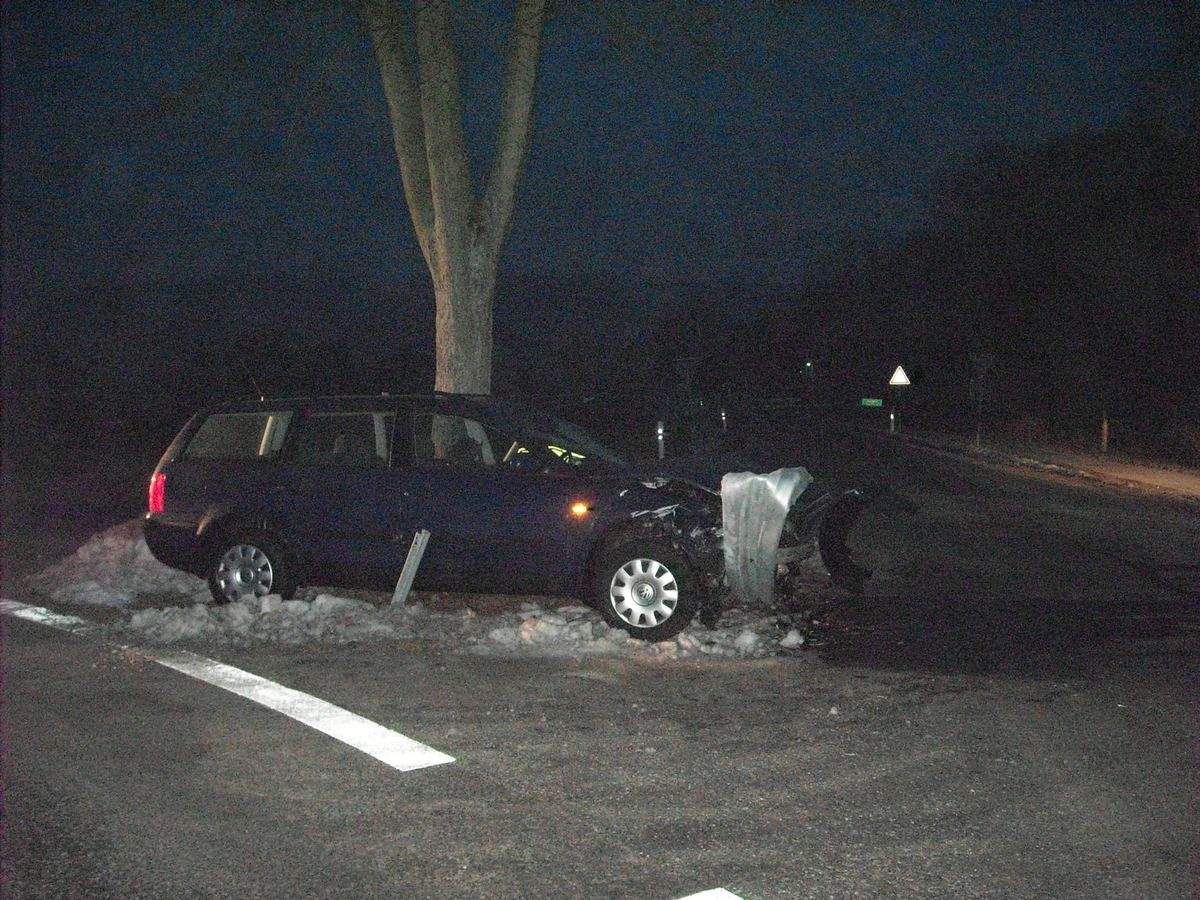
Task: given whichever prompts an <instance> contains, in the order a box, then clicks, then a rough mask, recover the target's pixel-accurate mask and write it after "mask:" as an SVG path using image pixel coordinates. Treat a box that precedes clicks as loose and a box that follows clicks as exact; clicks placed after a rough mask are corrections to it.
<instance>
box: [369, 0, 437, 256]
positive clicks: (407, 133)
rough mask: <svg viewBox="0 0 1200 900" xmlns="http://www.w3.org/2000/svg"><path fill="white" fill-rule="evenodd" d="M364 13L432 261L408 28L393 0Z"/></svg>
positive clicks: (372, 1)
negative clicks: (408, 48)
mask: <svg viewBox="0 0 1200 900" xmlns="http://www.w3.org/2000/svg"><path fill="white" fill-rule="evenodd" d="M363 14H364V16H365V18H366V22H367V28H368V30H369V31H370V34H371V40H372V42H373V43H374V46H375V57H376V59H377V60H378V61H379V73H380V77H381V78H382V80H383V92H384V96H385V97H386V98H387V104H388V114H389V116H390V118H391V122H392V139H393V142H394V143H395V147H396V158H397V160H399V163H400V177H401V178H402V179H403V181H404V196H405V198H406V199H407V201H408V212H409V215H410V216H412V222H413V228H414V229H415V230H416V232H417V242H418V243H419V244H420V246H421V253H422V255H423V256H424V257H425V262H426V264H427V265H429V266H430V267H431V268H432V266H433V257H432V251H433V248H432V245H431V242H430V238H431V234H432V231H433V222H434V208H433V194H432V190H431V187H430V180H429V161H428V158H427V156H426V152H425V125H424V120H423V117H422V115H421V99H420V92H419V89H418V87H417V78H416V74H415V72H414V71H413V65H412V60H411V59H410V58H409V54H408V50H407V47H406V46H405V43H406V41H405V36H406V34H407V33H408V30H407V29H406V28H405V26H404V22H403V21H402V20H401V12H400V9H399V4H397V3H396V2H394V0H366V2H364V3H363Z"/></svg>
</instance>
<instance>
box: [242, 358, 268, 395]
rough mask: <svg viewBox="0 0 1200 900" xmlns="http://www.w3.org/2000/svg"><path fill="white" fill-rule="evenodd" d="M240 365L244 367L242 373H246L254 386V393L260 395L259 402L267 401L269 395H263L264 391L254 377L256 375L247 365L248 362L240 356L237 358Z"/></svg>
mask: <svg viewBox="0 0 1200 900" xmlns="http://www.w3.org/2000/svg"><path fill="white" fill-rule="evenodd" d="M237 361H238V365H240V366H241V367H242V371H244V372H245V373H246V377H247V378H249V379H250V383H251V384H252V385H254V393H256V394H258V399H259V400H266V399H267V395H266V394H264V393H263V389H262V388H261V387H260V386H259V384H258V379H257V378H255V377H254V373H253V372H251V371H250V367H249V366H248V365H246V361H245V360H244V359H242V358H241V357H240V356H239V357H237Z"/></svg>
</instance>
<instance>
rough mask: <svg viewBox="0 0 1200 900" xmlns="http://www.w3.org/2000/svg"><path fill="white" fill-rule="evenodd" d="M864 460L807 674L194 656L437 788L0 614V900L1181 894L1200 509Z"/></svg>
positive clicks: (362, 651)
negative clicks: (374, 740)
mask: <svg viewBox="0 0 1200 900" xmlns="http://www.w3.org/2000/svg"><path fill="white" fill-rule="evenodd" d="M857 459H859V460H860V462H861V464H862V465H863V466H864V467H866V468H870V469H872V470H873V471H874V472H875V474H876V475H877V476H878V480H879V482H880V483H881V484H883V485H886V486H887V488H888V491H887V493H886V494H885V495H883V496H881V497H880V499H879V502H878V503H877V505H876V507H874V508H873V510H872V512H871V514H870V515H869V516H868V517H866V518H865V519H864V521H863V522H862V525H861V527H860V529H859V531H858V533H856V535H855V543H856V545H857V547H858V549H859V552H860V554H861V555H862V556H863V557H865V558H866V559H867V561H868V562H869V563H870V564H871V565H872V566H873V567H874V568H875V570H876V578H875V579H873V581H872V583H871V586H870V588H869V591H868V593H867V595H866V596H864V597H862V598H857V599H854V600H852V601H847V602H844V603H842V604H841V605H840V606H837V607H836V608H834V609H832V610H830V612H829V615H828V616H827V617H826V618H825V619H824V620H823V623H824V624H823V625H822V627H820V628H819V629H818V631H817V633H816V635H815V637H816V638H817V639H818V640H819V642H820V643H822V644H823V646H822V647H821V649H820V650H819V651H815V650H808V651H805V652H803V653H801V654H799V655H797V656H794V657H782V658H777V659H771V660H765V661H719V660H696V661H656V662H652V663H651V662H645V661H631V660H619V659H607V658H606V659H581V660H578V659H577V660H546V659H536V658H530V657H526V658H484V657H478V656H469V655H462V654H460V653H458V652H456V648H454V647H446V646H437V645H431V644H422V643H410V644H372V645H361V646H357V647H268V648H263V647H257V648H251V649H244V650H234V649H231V648H227V647H225V648H217V647H209V648H199V649H200V652H203V653H206V654H208V655H210V656H213V657H215V658H219V659H220V660H221V661H223V662H226V663H229V664H232V665H235V666H238V667H240V668H242V669H245V670H248V671H251V672H254V673H256V674H258V675H261V676H264V677H267V678H270V679H274V680H276V681H278V682H280V683H282V684H285V685H288V686H289V687H292V688H296V689H298V690H301V691H305V692H307V693H310V694H312V695H314V696H317V697H320V698H322V699H324V700H327V701H330V702H332V703H336V704H338V705H339V706H342V707H344V708H347V709H350V710H353V711H354V712H356V713H359V714H360V715H362V716H365V717H366V718H368V719H371V720H372V721H375V722H378V723H380V724H382V725H385V726H386V727H389V728H393V729H395V730H397V731H400V732H402V733H404V734H406V735H408V736H410V737H412V738H415V739H417V740H419V741H422V742H424V743H426V744H429V745H430V746H433V747H435V748H437V749H439V750H441V751H444V752H446V753H449V754H451V755H452V756H454V757H455V759H456V762H454V763H452V764H449V765H444V766H435V767H432V768H427V769H421V770H418V771H414V772H399V771H396V770H394V769H391V768H389V767H387V766H385V765H383V764H381V763H379V762H377V761H376V760H374V759H372V758H370V757H367V756H365V755H363V754H361V753H359V752H358V751H356V750H354V749H352V748H350V747H348V746H346V745H343V744H340V743H338V742H337V741H334V740H332V739H331V738H329V737H326V736H325V735H322V734H319V733H317V732H314V731H312V730H310V729H308V728H306V727H305V726H302V725H300V724H298V723H296V722H294V721H292V720H290V719H287V718H286V717H284V716H281V715H279V714H278V713H274V712H271V711H269V710H266V709H263V708H260V707H258V706H255V705H254V704H251V703H249V702H248V701H246V700H243V699H241V698H238V697H235V696H233V695H231V694H228V693H225V692H223V691H220V690H218V689H216V688H214V687H211V686H209V685H206V684H203V683H201V682H198V681H194V680H191V679H189V678H187V677H185V676H183V675H180V674H178V673H175V672H172V671H169V670H167V669H165V668H163V667H161V666H157V665H155V664H153V663H151V662H148V661H147V660H146V659H145V658H143V657H140V656H138V655H136V654H131V653H129V652H125V651H121V650H119V649H118V648H114V647H111V646H108V645H105V644H103V643H100V642H98V641H96V640H94V639H91V638H87V637H77V636H72V635H68V634H64V633H61V632H58V631H55V630H53V629H49V628H46V627H44V626H39V625H35V624H32V623H28V622H25V621H22V620H16V619H12V618H8V617H5V619H4V622H3V624H4V627H5V630H6V634H5V647H4V650H5V660H4V664H5V667H6V670H5V680H4V688H5V695H4V704H5V709H4V714H5V715H4V718H5V736H6V772H5V805H6V808H5V839H6V843H7V846H6V854H5V856H6V858H5V863H6V877H7V884H6V896H12V897H80V896H87V897H97V898H100V897H239V898H240V897H247V898H248V897H284V896H327V897H338V896H346V897H412V898H424V897H430V898H433V897H438V898H447V897H456V898H457V897H463V898H476V897H478V898H484V897H489V898H490V897H496V898H507V897H514V898H516V897H522V898H529V897H539V898H540V897H555V898H557V897H564V898H565V897H580V898H585V897H586V898H608V897H612V898H647V900H671V898H680V897H685V896H688V895H691V894H694V893H697V892H699V891H703V890H707V889H712V888H718V887H719V888H724V889H726V890H728V891H730V892H732V893H733V894H735V895H736V896H738V897H741V898H744V900H755V898H764V900H765V898H782V897H829V898H837V897H968V896H969V897H1005V898H1010V897H1030V898H1036V897H1054V898H1062V897H1087V898H1107V897H1114V898H1115V897H1128V898H1190V897H1196V896H1198V895H1200V855H1198V850H1200V841H1198V839H1197V837H1196V836H1197V834H1200V814H1198V807H1197V797H1198V785H1200V779H1198V777H1197V770H1198V767H1197V762H1198V761H1200V760H1198V759H1197V735H1198V734H1200V728H1198V726H1197V720H1196V714H1197V707H1196V699H1195V698H1196V697H1197V696H1198V695H1200V694H1198V692H1197V688H1198V684H1197V672H1198V671H1200V667H1198V666H1197V661H1198V660H1200V629H1198V628H1197V611H1198V606H1200V598H1198V597H1197V594H1198V593H1200V592H1198V591H1197V578H1196V569H1195V565H1196V563H1197V560H1198V559H1200V554H1198V553H1197V548H1198V547H1200V515H1198V512H1197V509H1196V507H1195V506H1192V505H1188V504H1186V503H1177V502H1173V501H1170V500H1168V499H1164V498H1161V497H1154V496H1144V495H1141V494H1138V493H1135V492H1129V491H1126V490H1121V489H1115V488H1112V487H1108V486H1104V485H1097V484H1082V485H1081V484H1074V483H1066V482H1064V481H1062V480H1060V479H1057V478H1055V477H1053V476H1048V475H1038V476H1036V477H1029V475H1028V474H1027V473H1023V474H1018V473H1014V472H1011V471H1007V470H1005V469H1003V468H991V467H986V466H979V465H976V464H974V463H971V462H968V461H964V460H961V459H956V458H954V457H952V456H947V455H942V454H937V453H933V452H929V451H926V450H920V449H911V448H904V447H902V446H899V445H897V444H887V445H883V446H874V447H873V448H872V449H871V451H870V452H865V451H864V452H863V453H862V454H861V455H860V456H858V457H857ZM16 599H19V598H16Z"/></svg>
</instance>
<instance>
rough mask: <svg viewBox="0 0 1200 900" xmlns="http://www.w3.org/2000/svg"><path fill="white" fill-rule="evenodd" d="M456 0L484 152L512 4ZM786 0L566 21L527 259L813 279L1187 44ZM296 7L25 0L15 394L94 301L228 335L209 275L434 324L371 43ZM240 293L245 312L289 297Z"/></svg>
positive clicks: (520, 268)
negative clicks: (993, 159) (694, 22)
mask: <svg viewBox="0 0 1200 900" xmlns="http://www.w3.org/2000/svg"><path fill="white" fill-rule="evenodd" d="M462 5H463V6H465V7H467V10H466V12H465V13H464V14H463V16H462V22H463V23H464V59H465V68H466V71H467V74H468V77H467V79H466V91H467V94H468V107H469V109H470V110H471V112H470V120H469V122H468V130H469V134H470V136H471V138H472V140H473V142H474V149H475V150H476V151H477V154H478V157H479V159H478V161H479V163H480V164H482V163H483V162H484V160H485V159H486V148H487V146H488V137H489V128H490V126H491V125H492V120H491V119H490V118H489V114H490V112H491V110H492V109H493V108H494V99H495V96H496V93H497V89H496V83H497V81H498V75H497V73H498V70H497V68H496V63H495V61H494V58H493V56H494V53H495V51H496V50H497V49H498V47H499V46H500V42H501V41H502V40H503V37H504V23H505V10H506V8H507V4H505V3H502V2H483V3H478V4H462ZM146 6H152V7H154V10H155V11H147V10H146V8H145V7H146ZM201 6H202V7H203V9H202V10H201V11H196V8H197V7H201ZM785 6H787V7H788V9H787V10H786V11H784V12H780V6H779V5H778V4H764V3H750V2H744V3H743V2H731V3H722V4H719V5H717V7H716V8H717V9H719V10H721V16H722V18H721V21H720V22H719V24H718V25H717V26H716V27H714V28H713V29H712V30H711V31H710V32H706V33H705V35H704V36H703V38H704V39H703V40H702V41H701V46H700V47H693V46H690V45H689V44H688V41H687V40H685V39H682V38H680V37H679V36H678V35H675V36H672V35H670V34H668V35H667V36H666V37H665V39H664V41H663V42H662V44H661V45H660V46H659V47H658V49H657V50H655V51H653V52H647V51H646V50H645V48H644V47H639V46H636V45H634V44H631V43H624V44H622V42H621V41H620V40H616V41H614V40H613V39H612V35H611V34H606V33H604V32H603V30H602V29H600V28H598V27H597V26H596V25H595V20H594V18H592V17H589V16H588V15H586V14H585V13H580V12H578V11H576V12H573V13H567V14H564V15H560V16H558V17H556V18H555V19H554V20H553V22H552V24H551V26H550V29H549V32H548V34H547V37H546V43H545V54H544V63H543V69H542V73H543V74H542V81H541V87H540V95H539V102H538V125H537V133H536V137H535V140H534V145H533V150H532V155H531V158H530V162H529V166H528V169H527V172H526V175H525V179H524V183H523V188H522V194H521V198H520V201H519V204H518V209H517V217H516V223H515V226H514V229H513V232H512V235H511V237H510V239H509V242H508V245H507V250H506V253H505V255H504V258H503V261H502V269H503V271H504V272H505V273H508V275H507V276H506V277H516V276H519V277H521V278H525V279H529V278H534V279H536V278H539V277H559V276H564V275H572V274H577V273H587V274H592V275H596V276H600V277H601V278H610V277H611V278H622V279H631V280H634V281H636V280H639V279H641V280H649V281H657V282H673V281H687V282H689V283H693V284H695V283H701V284H703V283H707V282H714V283H715V282H719V281H721V280H728V279H742V280H746V281H754V282H759V281H763V282H771V283H774V284H782V285H801V284H803V283H804V281H805V279H806V278H807V277H808V275H809V272H810V267H811V266H812V264H813V262H814V260H816V259H818V258H820V257H821V256H822V254H825V253H828V252H829V251H830V250H831V249H833V248H835V247H837V246H839V245H841V244H843V243H845V242H846V241H847V240H850V239H852V238H854V237H855V236H856V235H862V234H868V235H876V236H878V235H901V234H903V233H904V232H905V231H906V230H907V229H910V228H912V227H914V226H917V225H920V224H922V223H923V221H924V220H925V217H926V216H927V215H928V212H929V209H930V196H931V191H932V189H933V186H934V185H935V183H936V181H937V179H938V178H939V177H940V176H941V174H942V173H944V172H945V171H947V170H948V169H951V168H953V167H954V166H956V165H958V164H960V163H961V162H962V161H963V160H965V159H967V158H969V157H971V156H972V155H974V154H977V153H978V152H980V151H981V149H983V148H985V147H987V146H991V145H995V144H1006V145H1014V144H1015V145H1030V146H1036V145H1038V144H1041V143H1044V142H1046V141H1048V140H1051V139H1052V138H1054V137H1056V136H1061V135H1065V134H1070V133H1076V132H1080V131H1087V130H1098V129H1103V128H1107V127H1110V126H1112V125H1113V124H1115V123H1117V122H1119V121H1121V120H1122V119H1123V118H1125V117H1128V116H1129V115H1131V114H1132V113H1134V112H1135V111H1136V110H1137V108H1138V106H1139V104H1143V103H1145V102H1147V88H1146V85H1147V79H1146V73H1147V72H1149V71H1154V70H1158V69H1161V67H1162V66H1163V65H1165V64H1166V63H1167V62H1168V61H1169V60H1170V59H1171V58H1172V56H1173V54H1175V53H1176V50H1177V44H1178V41H1179V34H1178V33H1177V30H1176V29H1175V27H1174V24H1173V18H1172V15H1173V13H1172V10H1173V7H1172V5H1170V4H1167V3H1165V2H1163V3H1155V2H1134V3H1129V2H1121V0H1113V2H1100V0H1097V2H1089V3H1074V2H1062V3H1041V2H962V3H957V2H940V3H939V2H931V3H896V4H888V3H872V4H862V5H852V4H825V3H813V4H790V5H787V4H785ZM283 8H284V11H282V12H279V13H277V14H267V13H264V12H263V11H262V10H261V9H259V8H257V7H255V11H249V10H247V9H246V8H245V7H244V6H242V5H238V4H229V3H218V2H213V3H208V4H183V3H180V4H141V3H123V2H112V3H105V4H93V3H69V2H57V3H45V2H30V0H17V2H9V3H6V4H5V23H4V27H5V39H4V128H3V139H4V229H5V231H4V245H5V250H4V256H5V259H4V264H5V269H4V296H5V307H6V334H7V338H6V339H7V340H9V341H10V343H11V344H12V346H13V347H16V348H17V349H16V350H15V351H14V350H13V349H12V347H10V359H9V363H8V366H7V370H8V373H9V375H10V378H9V381H10V387H11V386H12V384H13V383H14V381H13V378H12V377H11V376H12V374H13V372H14V371H15V370H17V369H19V368H21V366H19V365H14V363H20V362H22V361H23V360H22V359H17V360H13V359H12V358H11V356H12V353H13V352H16V353H18V354H27V353H29V352H30V347H31V346H32V345H31V343H30V341H31V340H33V339H36V341H35V343H36V342H41V343H43V344H45V343H56V344H59V345H60V346H59V347H58V353H59V354H60V355H61V354H62V353H63V347H64V346H65V347H69V346H70V345H71V342H72V341H73V340H75V339H76V338H77V337H78V336H79V335H82V334H84V333H85V332H86V328H87V327H91V328H93V329H95V328H96V327H98V326H97V324H96V323H97V322H98V321H102V322H103V323H104V327H105V328H106V329H110V330H112V329H116V330H118V331H119V330H121V329H125V328H129V329H131V330H130V331H129V333H130V334H132V335H135V336H136V335H138V334H139V332H138V331H137V327H138V326H137V325H136V324H135V323H136V322H145V321H147V320H155V319H156V318H159V319H161V321H164V322H167V323H170V322H172V321H186V322H188V323H191V324H189V327H196V326H195V322H208V323H209V325H210V326H211V327H212V328H213V329H214V330H216V331H218V332H219V331H220V328H221V320H222V318H223V317H226V316H228V315H229V314H230V313H229V310H228V304H227V303H226V305H225V306H223V307H221V308H220V309H216V308H214V309H213V310H210V311H209V313H210V315H209V318H208V319H205V315H204V306H205V303H206V300H205V294H204V291H203V290H202V289H200V288H201V286H203V285H206V284H210V283H211V282H213V281H222V282H230V281H232V282H237V281H238V280H240V279H244V280H245V281H246V282H247V283H248V284H250V283H253V284H255V285H260V284H261V283H262V282H263V281H264V280H270V281H273V282H275V283H278V284H282V285H288V284H294V285H297V287H296V292H297V303H298V304H299V305H303V304H305V303H307V304H309V305H312V304H314V303H315V304H316V307H315V308H316V309H317V310H318V313H315V314H314V315H315V316H316V319H315V320H317V321H319V320H320V319H322V318H326V317H328V318H334V319H336V320H339V321H343V320H344V315H345V313H346V312H351V313H353V312H355V311H361V310H362V309H363V308H364V307H365V306H371V305H372V304H377V303H378V295H379V291H381V290H388V289H396V288H397V287H402V288H403V289H404V291H407V292H409V293H411V295H412V296H414V297H415V298H416V300H415V301H414V303H415V305H413V306H411V307H409V308H407V309H402V310H395V309H392V310H382V311H380V310H375V313H374V314H375V315H376V316H377V317H383V318H387V317H391V318H393V319H402V318H403V317H404V316H406V315H407V316H413V317H416V318H418V319H422V320H431V318H432V300H431V291H430V290H429V289H428V286H427V285H428V282H427V275H426V273H425V271H424V268H423V262H422V260H421V259H420V256H419V253H418V250H417V248H416V241H415V238H414V236H413V232H412V227H411V224H410V221H409V218H408V212H407V207H406V205H405V203H404V200H403V197H402V192H401V185H400V176H399V172H398V168H397V165H396V162H395V158H394V156H393V153H392V146H391V136H390V129H389V125H388V122H387V115H386V109H385V105H384V100H383V95H382V89H381V87H380V84H379V79H378V75H377V72H376V70H375V64H374V57H373V55H372V53H371V50H370V46H369V42H368V40H367V37H366V35H365V33H364V32H363V31H362V29H361V28H359V27H358V23H357V20H356V19H355V17H354V15H353V14H352V13H351V12H349V11H347V9H346V8H344V7H340V6H338V5H337V4H332V5H325V6H322V5H321V4H316V6H315V8H316V9H317V10H318V12H313V11H312V10H311V9H308V10H307V11H304V12H295V11H294V10H292V8H290V7H288V6H287V5H286V4H284V5H283ZM296 8H297V9H298V8H300V7H296ZM863 10H867V11H863ZM647 27H649V28H651V30H652V27H653V26H647ZM1191 74H1193V75H1194V72H1193V73H1191ZM1193 89H1194V88H1193ZM163 283H170V284H171V285H174V286H175V287H174V288H173V289H172V290H173V291H174V293H173V294H172V297H174V298H175V299H171V300H163V299H161V298H162V297H163V295H164V292H163V291H162V289H161V285H162V284H163ZM330 283H336V284H337V285H338V286H339V287H338V296H337V297H325V298H323V299H319V300H313V298H312V297H310V296H307V295H305V292H306V291H307V292H309V293H311V292H312V291H313V290H314V288H313V285H314V284H330ZM149 285H157V286H158V287H155V288H153V289H151V288H150V287H147V286H149ZM188 285H196V286H197V287H198V290H197V291H196V293H195V294H194V295H192V296H190V297H189V298H188V299H187V300H185V301H183V303H184V305H186V306H188V307H189V310H188V311H186V315H185V314H184V313H181V312H180V310H179V309H178V308H177V307H178V305H179V303H180V302H181V301H179V299H178V297H179V296H180V291H181V290H182V291H183V296H185V297H186V296H188V295H187V293H186V291H187V286H188ZM255 290H256V291H257V290H258V288H257V287H256V288H255ZM168 293H170V292H168ZM407 295H408V294H406V296H407ZM89 297H91V298H100V299H99V300H97V301H96V302H95V303H92V302H91V301H89V300H88V299H87V298H89ZM104 298H109V299H104ZM113 298H115V299H113ZM242 299H243V301H244V305H245V309H246V316H247V317H248V320H249V321H253V322H257V321H260V320H262V319H269V318H270V317H271V316H272V315H275V316H278V313H279V311H278V308H277V307H278V301H277V300H275V299H272V300H271V301H270V304H269V305H265V306H264V305H262V304H258V305H256V303H257V300H256V297H255V296H250V293H249V292H248V293H247V295H246V296H245V297H243V298H242ZM263 302H264V303H265V302H266V301H263ZM574 302H575V303H576V305H577V306H579V304H580V301H579V300H578V299H576V300H575V301H574ZM597 302H600V301H599V300H598V301H597ZM105 304H109V306H110V308H107V309H97V308H96V307H97V306H104V305H105ZM172 304H174V306H172ZM647 304H648V305H649V306H650V307H651V308H653V306H654V301H653V299H652V298H648V299H647ZM582 306H583V307H586V303H583V305H582ZM580 308H581V310H582V311H581V312H580V313H579V314H580V315H586V309H583V308H582V307H580ZM286 317H287V316H286V315H285V316H284V318H286ZM599 318H600V319H601V320H603V315H600V316H599ZM51 319H52V320H54V330H53V331H52V332H48V331H47V326H46V322H47V321H48V320H51ZM76 319H78V320H80V322H82V323H83V325H81V326H79V327H80V328H84V329H85V330H84V331H81V330H79V329H78V328H77V325H76ZM497 320H498V328H500V327H503V323H504V322H510V325H509V326H508V327H512V326H511V322H513V321H516V322H518V323H519V322H520V313H519V310H515V309H505V308H503V307H498V309H497ZM31 323H32V324H31ZM569 324H570V323H565V325H564V327H569ZM206 327H208V326H206ZM517 330H520V329H519V326H518V329H517ZM200 337H203V336H200V335H197V338H200ZM14 338H17V339H18V340H16V341H15V343H14V342H13V339H14ZM335 338H336V332H335ZM135 339H136V338H135ZM204 339H205V340H210V339H214V338H212V336H211V335H209V336H207V337H205V338H204ZM239 340H240V339H239ZM241 346H242V345H240V344H239V348H240V347H241ZM81 352H82V348H81ZM237 352H239V353H241V352H244V351H243V350H242V349H239V350H238V351H237ZM113 365H114V366H115V365H119V364H118V363H113ZM17 380H18V381H19V380H20V379H19V378H18V379H17ZM148 380H149V381H150V382H153V378H151V379H148ZM51 382H53V376H52V375H46V376H39V382H38V383H39V385H40V386H41V388H44V387H45V385H46V384H47V383H51Z"/></svg>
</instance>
